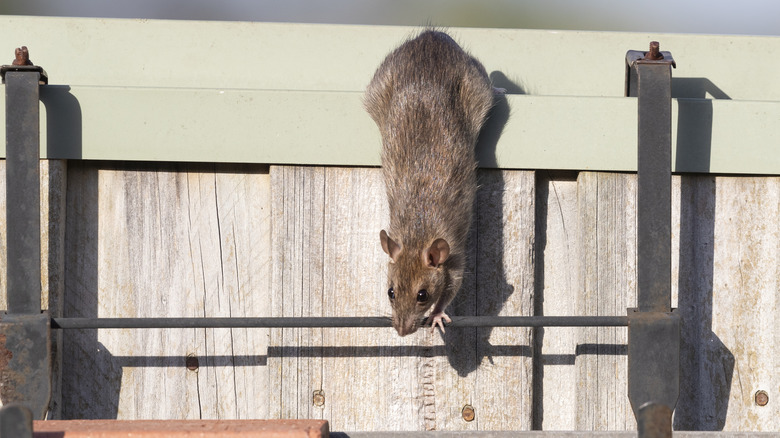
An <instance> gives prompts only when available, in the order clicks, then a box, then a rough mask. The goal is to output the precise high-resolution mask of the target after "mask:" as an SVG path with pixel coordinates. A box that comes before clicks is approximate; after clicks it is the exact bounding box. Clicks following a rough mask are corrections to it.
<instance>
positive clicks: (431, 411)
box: [269, 166, 534, 430]
mask: <svg viewBox="0 0 780 438" xmlns="http://www.w3.org/2000/svg"><path fill="white" fill-rule="evenodd" d="M483 177H484V178H483V179H482V180H481V183H482V185H481V188H480V192H479V195H478V197H479V201H478V206H477V207H476V211H477V219H476V221H475V226H474V232H473V233H472V242H473V243H474V244H475V245H473V246H472V247H476V250H475V252H476V254H477V255H478V256H477V257H476V259H475V257H471V259H470V264H469V268H468V269H467V271H468V275H467V278H466V281H465V286H464V288H463V290H462V291H461V293H460V294H459V295H458V296H457V298H456V301H455V302H454V303H453V309H454V310H453V314H457V315H462V314H475V312H478V313H479V314H485V315H488V314H493V315H495V314H498V313H499V312H507V313H511V314H529V313H530V307H531V291H532V285H533V271H532V269H533V268H532V266H533V263H532V261H533V260H532V257H533V233H532V231H529V230H532V229H533V227H532V226H531V227H530V228H529V225H528V223H529V222H530V223H533V199H534V196H533V187H534V185H533V173H528V172H498V171H493V172H486V173H484V174H483ZM271 186H272V202H273V207H272V209H273V211H274V215H273V225H272V234H273V248H274V259H273V260H274V261H273V265H274V267H273V272H274V274H273V284H274V287H273V290H274V297H273V299H272V302H273V306H272V308H273V311H274V312H275V313H274V315H275V316H361V315H377V314H379V315H389V310H390V309H389V304H388V303H387V298H386V292H385V291H386V281H387V280H386V263H387V257H386V255H385V254H384V253H383V252H382V251H381V247H380V245H379V239H378V235H379V230H380V229H382V228H383V227H384V226H386V224H387V223H388V221H389V219H388V212H387V201H386V198H385V193H384V184H383V182H382V179H381V174H380V172H379V169H343V168H313V167H276V166H273V167H272V168H271ZM505 215H506V216H509V217H514V218H516V221H513V222H512V223H513V226H512V227H509V231H510V234H509V237H510V238H512V239H516V240H513V243H514V244H513V245H504V244H503V242H504V237H503V236H505V235H507V234H505V233H506V230H504V231H503V233H504V234H502V229H503V228H504V225H505V224H504V221H503V220H502V219H501V218H502V217H504V216H505ZM480 236H483V238H480ZM480 255H481V256H483V257H479V256H480ZM475 289H476V291H475ZM477 303H479V304H477ZM522 312H524V313H522ZM502 314H503V313H502ZM529 333H530V331H529V330H527V329H513V330H505V331H504V330H499V329H496V330H494V331H491V330H484V331H483V332H481V333H480V335H479V336H477V334H476V331H475V330H474V329H460V330H456V329H450V330H448V331H447V332H446V334H445V335H444V336H443V337H442V336H440V335H439V334H438V333H432V332H431V331H430V330H428V329H421V330H420V331H419V332H417V333H416V334H414V335H412V336H409V337H405V338H400V337H398V335H397V334H396V333H395V332H394V331H393V330H392V329H390V328H376V329H279V330H273V331H272V335H271V344H270V347H269V366H270V368H271V381H272V383H271V386H272V388H276V389H272V391H273V396H272V398H271V406H270V407H269V412H270V413H271V415H272V416H277V415H278V416H280V417H282V418H310V417H314V418H325V419H328V420H329V421H330V422H331V425H332V428H334V430H437V429H448V430H449V429H472V430H473V429H493V430H495V429H527V428H529V427H530V415H529V413H530V409H529V405H530V394H531V385H530V374H531V373H530V346H529V336H530V335H529ZM523 336H525V339H524V338H523ZM518 339H524V341H521V343H522V342H525V350H518V347H516V344H517V342H518ZM520 348H522V347H520ZM518 351H525V354H518V353H517V352H518ZM507 381H508V382H509V384H507V383H506V382H507ZM478 388H483V389H481V390H480V389H478ZM314 391H322V394H323V395H324V397H325V403H324V405H323V406H315V405H314V403H313V401H312V395H313V393H314ZM466 404H470V405H473V406H474V408H475V410H476V413H477V416H476V418H477V419H476V420H475V421H473V422H465V421H464V420H463V419H462V415H461V410H462V408H463V407H464V406H465V405H466Z"/></svg>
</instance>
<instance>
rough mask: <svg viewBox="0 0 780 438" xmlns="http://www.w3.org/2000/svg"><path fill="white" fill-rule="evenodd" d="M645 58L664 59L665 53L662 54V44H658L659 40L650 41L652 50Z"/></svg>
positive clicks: (652, 59)
mask: <svg viewBox="0 0 780 438" xmlns="http://www.w3.org/2000/svg"><path fill="white" fill-rule="evenodd" d="M645 59H647V60H651V61H657V60H659V59H664V55H662V54H661V45H660V44H658V41H651V42H650V51H649V52H647V54H646V55H645Z"/></svg>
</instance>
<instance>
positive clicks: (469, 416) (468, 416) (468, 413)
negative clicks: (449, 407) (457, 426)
mask: <svg viewBox="0 0 780 438" xmlns="http://www.w3.org/2000/svg"><path fill="white" fill-rule="evenodd" d="M460 414H461V415H462V416H463V419H464V420H466V421H474V407H473V406H471V405H466V406H463V410H461V411H460Z"/></svg>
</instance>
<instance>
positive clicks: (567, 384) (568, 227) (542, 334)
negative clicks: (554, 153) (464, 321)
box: [534, 172, 580, 430]
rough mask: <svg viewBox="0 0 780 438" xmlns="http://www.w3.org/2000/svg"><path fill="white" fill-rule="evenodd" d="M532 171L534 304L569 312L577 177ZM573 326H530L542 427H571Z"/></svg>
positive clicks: (545, 310)
mask: <svg viewBox="0 0 780 438" xmlns="http://www.w3.org/2000/svg"><path fill="white" fill-rule="evenodd" d="M537 174H538V175H539V174H540V176H538V177H537V197H536V199H537V206H536V210H537V225H536V226H537V236H536V247H537V256H536V257H535V259H536V277H535V278H536V286H535V296H534V301H535V308H536V310H537V311H539V313H538V315H547V316H573V315H575V314H576V311H577V308H576V306H575V302H576V291H577V290H578V289H579V284H580V282H579V274H580V272H579V267H580V258H579V252H578V249H579V247H578V244H579V240H578V236H579V230H578V226H579V217H578V211H577V180H576V178H572V177H571V176H569V175H559V174H550V172H537ZM578 331H579V329H577V328H566V327H546V328H539V329H537V330H536V332H535V333H536V334H535V336H536V339H534V342H535V345H536V346H537V348H541V351H540V352H539V355H538V358H539V360H538V361H537V362H536V364H535V365H536V366H537V367H538V369H536V370H535V376H536V380H535V381H534V386H535V388H534V391H535V397H534V403H535V406H534V412H535V415H536V418H535V419H534V423H535V424H536V425H537V427H540V428H541V429H542V430H574V429H575V427H576V418H577V404H576V400H577V394H576V392H577V373H576V368H575V366H574V359H575V354H576V353H577V340H578V339H577V338H578V335H577V333H578Z"/></svg>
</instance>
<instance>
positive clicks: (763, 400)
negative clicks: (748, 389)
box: [755, 389, 769, 406]
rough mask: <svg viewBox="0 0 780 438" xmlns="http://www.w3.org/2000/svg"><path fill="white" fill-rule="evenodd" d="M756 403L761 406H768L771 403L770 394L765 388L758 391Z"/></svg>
mask: <svg viewBox="0 0 780 438" xmlns="http://www.w3.org/2000/svg"><path fill="white" fill-rule="evenodd" d="M755 400H756V404H757V405H759V406H766V405H767V403H769V394H767V393H766V391H764V390H763V389H760V390H758V391H756V395H755Z"/></svg>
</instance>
